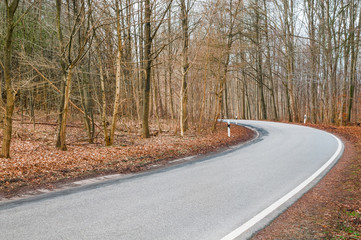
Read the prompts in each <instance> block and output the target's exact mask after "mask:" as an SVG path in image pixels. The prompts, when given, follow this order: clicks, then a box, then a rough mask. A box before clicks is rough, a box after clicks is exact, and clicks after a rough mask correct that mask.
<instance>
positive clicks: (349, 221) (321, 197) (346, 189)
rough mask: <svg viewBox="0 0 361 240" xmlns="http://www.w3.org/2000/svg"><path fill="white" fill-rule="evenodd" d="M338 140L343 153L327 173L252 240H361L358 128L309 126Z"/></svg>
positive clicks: (360, 141) (360, 130) (360, 139)
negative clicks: (340, 141) (342, 145)
mask: <svg viewBox="0 0 361 240" xmlns="http://www.w3.org/2000/svg"><path fill="white" fill-rule="evenodd" d="M308 126H310V127H314V128H318V129H321V130H325V131H328V132H330V133H333V134H335V135H336V136H338V137H340V138H341V140H342V141H343V142H344V144H345V151H344V153H343V156H342V157H341V159H340V160H339V162H338V163H337V164H336V165H335V166H334V167H333V168H332V169H331V170H330V172H329V173H328V174H327V175H326V176H325V177H324V178H323V179H322V180H321V181H320V182H319V183H318V184H317V185H316V186H315V187H314V188H312V189H311V190H310V191H309V192H307V193H306V194H305V195H304V196H302V197H301V198H300V199H299V200H298V201H297V202H296V203H295V204H293V205H292V206H291V207H290V208H288V209H287V210H286V211H285V212H284V213H282V214H281V215H280V216H279V217H278V218H276V219H275V220H274V221H273V222H272V223H271V224H270V225H269V226H268V227H266V228H265V229H263V230H261V231H260V232H259V233H258V234H256V235H255V236H254V237H253V238H252V240H267V239H361V127H357V126H350V127H333V126H326V125H312V124H308Z"/></svg>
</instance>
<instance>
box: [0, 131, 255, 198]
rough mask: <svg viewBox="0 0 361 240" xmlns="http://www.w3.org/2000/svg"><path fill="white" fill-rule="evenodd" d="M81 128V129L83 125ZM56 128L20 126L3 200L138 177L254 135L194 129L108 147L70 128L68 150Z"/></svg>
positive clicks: (125, 135) (7, 163) (121, 136)
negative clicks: (57, 142) (117, 176)
mask: <svg viewBox="0 0 361 240" xmlns="http://www.w3.org/2000/svg"><path fill="white" fill-rule="evenodd" d="M80 126H81V125H80ZM54 132H55V128H54V126H51V125H39V126H36V128H35V129H33V128H32V125H21V126H17V127H16V132H15V134H14V138H13V141H12V149H11V152H12V158H11V159H0V199H1V198H2V197H11V196H14V195H16V194H19V193H23V192H26V191H28V190H33V189H37V188H40V187H41V188H44V187H45V188H49V189H51V188H53V187H55V186H56V185H57V184H59V183H62V182H69V181H74V180H78V179H84V178H89V177H95V176H101V175H107V174H114V173H129V172H138V171H142V170H146V169H148V168H149V167H150V166H152V165H155V164H157V165H164V164H167V162H169V160H172V159H175V158H180V157H185V156H190V155H196V154H204V153H208V152H212V151H216V150H218V149H220V148H223V147H227V146H230V145H234V144H237V143H240V142H242V141H247V140H248V139H250V138H251V137H252V136H253V135H254V132H253V131H251V130H249V129H246V128H243V127H239V126H233V127H232V136H231V137H230V138H229V137H228V136H227V129H226V124H219V127H218V129H217V131H216V132H215V133H210V132H206V133H202V134H200V135H198V134H196V130H195V129H190V130H189V131H188V132H187V133H186V135H185V136H184V137H180V136H178V135H177V134H174V133H171V132H170V131H167V132H164V133H161V134H159V135H157V136H155V137H152V138H150V139H142V138H141V137H140V136H139V135H138V134H137V133H130V132H119V133H118V135H117V139H116V143H117V144H116V145H114V146H112V147H104V145H103V143H102V139H101V138H98V139H96V141H95V143H94V144H89V143H87V142H84V141H78V140H76V139H79V138H80V139H86V136H83V137H82V134H84V131H83V130H82V128H81V127H72V128H69V133H68V142H70V144H69V145H68V151H60V150H58V149H56V148H55V147H54Z"/></svg>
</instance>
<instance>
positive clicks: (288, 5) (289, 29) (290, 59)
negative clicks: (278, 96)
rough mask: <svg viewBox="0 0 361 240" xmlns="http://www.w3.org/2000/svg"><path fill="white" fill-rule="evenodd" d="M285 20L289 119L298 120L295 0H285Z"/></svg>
mask: <svg viewBox="0 0 361 240" xmlns="http://www.w3.org/2000/svg"><path fill="white" fill-rule="evenodd" d="M283 7H284V22H285V44H286V56H287V63H286V72H287V83H286V97H287V105H288V113H289V121H293V122H298V114H297V109H296V102H295V96H294V90H293V88H294V87H293V86H294V70H295V69H294V67H295V65H294V64H295V63H294V61H295V56H294V55H295V54H294V37H293V36H294V21H293V18H294V16H293V11H294V9H293V0H283Z"/></svg>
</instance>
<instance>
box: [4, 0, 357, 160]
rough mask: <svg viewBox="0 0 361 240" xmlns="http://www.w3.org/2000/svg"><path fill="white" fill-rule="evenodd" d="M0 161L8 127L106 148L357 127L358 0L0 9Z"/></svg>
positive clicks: (48, 1)
mask: <svg viewBox="0 0 361 240" xmlns="http://www.w3.org/2000/svg"><path fill="white" fill-rule="evenodd" d="M0 19H1V21H0V49H1V51H0V66H1V67H0V80H1V85H0V92H1V98H0V108H1V115H0V121H1V126H2V129H3V130H2V148H1V149H2V152H1V156H2V157H4V158H9V157H10V155H11V152H10V146H11V140H12V136H13V124H14V123H15V122H31V123H33V125H34V128H35V127H36V124H38V123H43V124H54V125H55V126H56V130H55V133H54V134H55V135H56V136H55V137H54V139H55V140H54V143H53V146H54V147H57V148H59V149H61V150H67V137H66V136H67V133H68V131H69V124H71V123H73V122H81V123H82V125H83V126H84V127H83V129H84V132H85V133H86V136H87V141H89V142H90V143H92V142H93V141H94V139H95V138H99V137H101V138H102V141H103V144H104V145H106V146H111V145H113V144H114V139H115V135H116V132H117V131H118V130H119V129H120V128H122V129H126V128H128V127H129V128H135V129H137V131H138V133H139V135H141V136H142V137H143V138H149V137H151V136H152V135H154V134H155V132H162V129H164V128H165V126H172V131H174V132H175V133H176V134H178V135H180V136H183V135H184V134H185V132H186V131H187V130H188V128H190V127H191V126H192V127H195V128H196V129H197V131H198V132H201V131H202V130H203V129H205V128H210V129H211V130H213V131H214V130H215V128H216V127H217V124H216V123H217V119H221V118H238V119H259V120H274V121H287V122H303V121H304V118H305V119H306V121H307V122H310V123H326V124H333V125H348V124H354V123H359V122H360V121H361V116H360V114H361V80H360V76H361V71H360V69H361V68H360V64H361V62H360V58H359V52H360V35H361V33H360V31H361V4H360V1H359V0H321V1H318V0H1V1H0Z"/></svg>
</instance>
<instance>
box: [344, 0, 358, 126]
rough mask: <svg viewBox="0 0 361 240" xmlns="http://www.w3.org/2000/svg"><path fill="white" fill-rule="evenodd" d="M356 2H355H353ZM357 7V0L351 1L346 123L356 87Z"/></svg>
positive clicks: (349, 119) (349, 117) (349, 118)
mask: <svg viewBox="0 0 361 240" xmlns="http://www.w3.org/2000/svg"><path fill="white" fill-rule="evenodd" d="M355 1H356V2H355ZM358 5H359V1H358V0H352V1H351V27H352V30H351V31H350V32H351V37H350V45H351V70H350V71H351V72H350V88H349V94H350V97H349V104H348V110H347V122H350V121H351V115H352V107H353V103H354V97H355V96H354V95H355V87H356V72H357V71H356V70H357V68H356V65H357V58H358V52H359V46H360V34H361V33H360V32H361V13H360V16H358V17H359V22H358V26H355V21H356V17H357V6H358Z"/></svg>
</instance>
